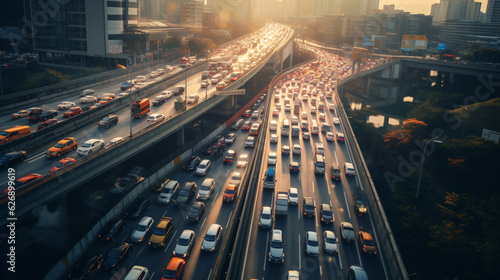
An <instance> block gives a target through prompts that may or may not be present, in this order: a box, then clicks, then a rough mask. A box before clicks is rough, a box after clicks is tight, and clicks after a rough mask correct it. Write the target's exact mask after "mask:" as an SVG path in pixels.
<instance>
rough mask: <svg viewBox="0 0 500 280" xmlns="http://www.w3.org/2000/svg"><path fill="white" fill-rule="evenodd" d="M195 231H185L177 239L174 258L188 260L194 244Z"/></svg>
mask: <svg viewBox="0 0 500 280" xmlns="http://www.w3.org/2000/svg"><path fill="white" fill-rule="evenodd" d="M194 237H195V234H194V231H192V230H189V229H185V230H184V231H183V232H182V233H181V236H179V239H177V244H176V245H175V248H174V256H176V257H180V258H187V257H188V256H189V253H190V252H191V249H192V248H193V244H194Z"/></svg>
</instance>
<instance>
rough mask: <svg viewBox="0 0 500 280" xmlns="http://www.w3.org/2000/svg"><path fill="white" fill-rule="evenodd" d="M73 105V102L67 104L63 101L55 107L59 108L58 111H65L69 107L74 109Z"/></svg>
mask: <svg viewBox="0 0 500 280" xmlns="http://www.w3.org/2000/svg"><path fill="white" fill-rule="evenodd" d="M75 105H76V104H75V103H74V102H69V101H64V102H61V103H59V104H58V105H57V108H59V110H66V109H69V108H71V107H75Z"/></svg>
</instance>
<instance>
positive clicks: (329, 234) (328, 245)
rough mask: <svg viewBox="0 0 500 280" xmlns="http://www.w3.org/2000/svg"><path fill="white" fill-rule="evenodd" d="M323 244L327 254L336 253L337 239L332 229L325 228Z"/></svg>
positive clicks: (337, 248)
mask: <svg viewBox="0 0 500 280" xmlns="http://www.w3.org/2000/svg"><path fill="white" fill-rule="evenodd" d="M323 244H324V248H325V252H326V253H327V254H337V253H338V252H339V245H338V240H337V237H336V236H335V233H333V231H329V230H325V232H324V233H323Z"/></svg>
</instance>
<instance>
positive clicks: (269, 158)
mask: <svg viewBox="0 0 500 280" xmlns="http://www.w3.org/2000/svg"><path fill="white" fill-rule="evenodd" d="M277 160H278V156H277V155H276V153H269V155H268V156H267V164H269V165H276V162H277Z"/></svg>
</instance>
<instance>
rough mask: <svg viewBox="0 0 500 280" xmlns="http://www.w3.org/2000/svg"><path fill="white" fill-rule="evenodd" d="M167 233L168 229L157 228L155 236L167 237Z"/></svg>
mask: <svg viewBox="0 0 500 280" xmlns="http://www.w3.org/2000/svg"><path fill="white" fill-rule="evenodd" d="M165 233H167V229H166V228H155V232H154V233H153V234H156V235H165Z"/></svg>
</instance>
